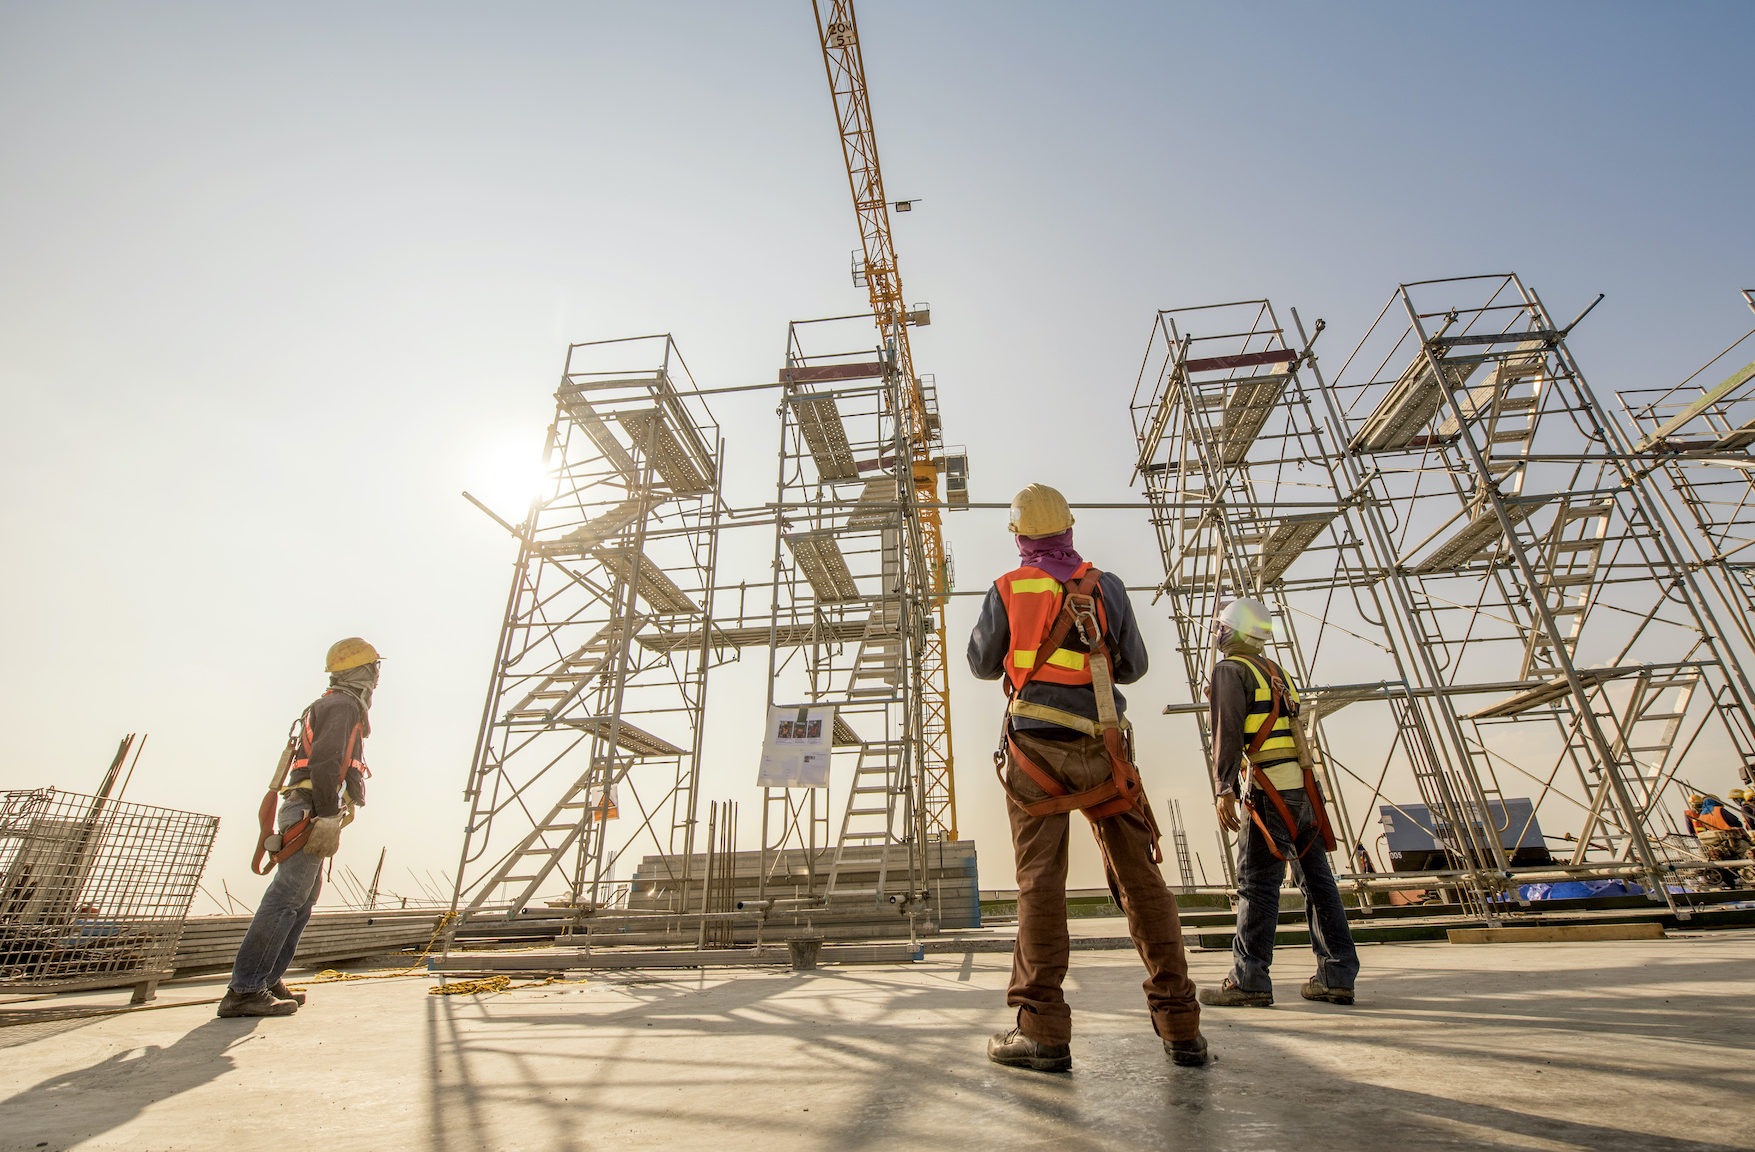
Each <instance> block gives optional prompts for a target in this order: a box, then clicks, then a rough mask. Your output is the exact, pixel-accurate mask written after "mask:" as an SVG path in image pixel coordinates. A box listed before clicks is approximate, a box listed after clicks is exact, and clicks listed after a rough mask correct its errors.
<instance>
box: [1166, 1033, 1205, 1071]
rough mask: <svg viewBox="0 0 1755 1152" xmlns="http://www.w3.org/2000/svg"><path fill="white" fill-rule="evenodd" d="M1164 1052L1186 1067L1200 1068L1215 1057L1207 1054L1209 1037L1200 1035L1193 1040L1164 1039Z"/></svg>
mask: <svg viewBox="0 0 1755 1152" xmlns="http://www.w3.org/2000/svg"><path fill="white" fill-rule="evenodd" d="M1164 1054H1165V1055H1166V1056H1169V1057H1170V1059H1171V1060H1174V1061H1175V1062H1176V1063H1178V1064H1180V1065H1182V1066H1183V1067H1184V1068H1199V1067H1200V1066H1201V1065H1203V1064H1211V1063H1212V1062H1213V1060H1214V1059H1215V1057H1213V1056H1209V1055H1207V1038H1206V1037H1205V1036H1199V1035H1197V1036H1195V1038H1194V1039H1193V1040H1166V1041H1164Z"/></svg>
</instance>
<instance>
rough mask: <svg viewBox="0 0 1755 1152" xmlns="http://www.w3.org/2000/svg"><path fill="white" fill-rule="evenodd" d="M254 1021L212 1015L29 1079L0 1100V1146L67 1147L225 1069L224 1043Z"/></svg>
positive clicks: (236, 1039)
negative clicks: (162, 1041) (151, 1040)
mask: <svg viewBox="0 0 1755 1152" xmlns="http://www.w3.org/2000/svg"><path fill="white" fill-rule="evenodd" d="M256 1023H257V1022H256V1021H255V1020H251V1019H241V1020H219V1019H212V1018H210V1019H209V1020H208V1021H207V1022H206V1023H205V1024H202V1025H200V1026H199V1027H197V1028H195V1029H194V1030H193V1031H191V1032H189V1033H187V1034H186V1035H184V1036H183V1037H182V1038H181V1039H179V1040H178V1041H177V1042H176V1043H174V1044H172V1045H171V1046H170V1047H168V1048H167V1047H163V1046H162V1045H158V1044H149V1045H147V1046H146V1047H144V1048H129V1049H125V1050H123V1051H121V1052H117V1053H115V1054H114V1055H112V1056H109V1057H107V1058H105V1059H103V1060H100V1061H98V1062H97V1063H96V1064H92V1065H90V1066H89V1067H85V1068H79V1069H76V1070H74V1071H72V1072H64V1073H61V1074H60V1075H58V1076H52V1077H50V1078H49V1079H47V1080H43V1081H40V1082H39V1083H36V1084H33V1085H31V1086H30V1087H29V1088H26V1089H25V1090H24V1091H22V1092H19V1093H17V1094H15V1095H13V1096H11V1097H10V1098H8V1099H6V1100H4V1101H0V1115H3V1116H5V1117H7V1119H6V1121H5V1124H4V1128H3V1129H0V1146H4V1147H7V1148H15V1147H18V1148H31V1147H33V1146H39V1142H42V1143H44V1144H47V1146H48V1147H50V1148H68V1147H71V1146H73V1145H75V1144H78V1143H80V1142H81V1141H84V1140H89V1139H91V1138H93V1137H94V1136H98V1135H101V1134H102V1133H105V1132H108V1131H110V1130H111V1129H114V1128H119V1127H121V1126H122V1125H124V1124H126V1123H128V1122H129V1121H130V1120H133V1119H134V1118H135V1117H136V1116H138V1115H140V1113H141V1112H143V1111H144V1110H146V1109H147V1108H150V1107H151V1106H152V1105H154V1104H157V1103H159V1102H161V1101H164V1100H169V1099H170V1098H171V1097H173V1096H176V1095H179V1094H181V1093H183V1092H187V1091H189V1090H190V1089H191V1088H199V1087H200V1086H201V1085H203V1084H207V1083H210V1082H212V1081H214V1080H217V1079H219V1078H220V1077H221V1076H224V1075H225V1074H226V1073H227V1072H230V1071H231V1070H232V1063H233V1062H232V1058H231V1057H230V1056H228V1055H227V1054H226V1050H227V1049H229V1048H231V1047H232V1046H233V1045H235V1044H238V1043H240V1042H242V1041H244V1040H246V1039H248V1038H249V1036H250V1033H251V1032H252V1031H254V1029H255V1026H256Z"/></svg>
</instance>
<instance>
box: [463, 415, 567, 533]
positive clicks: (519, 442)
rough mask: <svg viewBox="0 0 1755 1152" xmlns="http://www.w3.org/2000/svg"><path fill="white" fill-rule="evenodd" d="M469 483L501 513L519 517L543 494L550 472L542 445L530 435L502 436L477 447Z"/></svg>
mask: <svg viewBox="0 0 1755 1152" xmlns="http://www.w3.org/2000/svg"><path fill="white" fill-rule="evenodd" d="M465 475H466V483H465V487H466V488H467V489H468V490H469V493H470V494H471V495H472V496H474V497H475V498H476V499H477V500H480V501H481V502H482V503H483V504H486V505H487V506H488V507H489V508H491V509H493V510H494V511H495V512H497V513H498V514H499V515H501V516H504V517H505V518H506V519H508V520H512V521H518V520H522V519H523V518H524V514H525V512H526V511H528V510H529V508H530V502H531V501H532V500H534V499H536V497H538V496H540V495H541V494H542V492H543V489H544V487H545V485H546V483H547V480H548V476H547V474H546V473H545V472H544V471H543V467H542V446H541V445H540V444H533V443H531V441H530V438H529V437H527V436H509V435H508V436H502V437H500V438H498V439H495V440H491V441H489V442H487V443H485V444H483V445H482V446H481V447H479V448H478V449H476V451H475V454H474V455H473V456H472V457H471V459H470V462H469V469H468V472H467V473H466V474H465Z"/></svg>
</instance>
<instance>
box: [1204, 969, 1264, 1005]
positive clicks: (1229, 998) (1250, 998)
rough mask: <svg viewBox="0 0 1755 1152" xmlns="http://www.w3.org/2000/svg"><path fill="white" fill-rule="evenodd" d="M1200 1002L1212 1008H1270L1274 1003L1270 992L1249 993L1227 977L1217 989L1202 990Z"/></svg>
mask: <svg viewBox="0 0 1755 1152" xmlns="http://www.w3.org/2000/svg"><path fill="white" fill-rule="evenodd" d="M1200 1002H1201V1003H1202V1004H1206V1005H1209V1006H1211V1007H1213V1008H1271V1007H1273V1003H1274V994H1273V993H1272V992H1251V991H1249V990H1248V989H1245V988H1239V987H1237V985H1236V984H1235V983H1234V982H1233V981H1232V980H1231V978H1230V977H1229V976H1227V977H1225V982H1224V983H1223V984H1221V985H1219V986H1218V987H1217V988H1202V989H1201V990H1200Z"/></svg>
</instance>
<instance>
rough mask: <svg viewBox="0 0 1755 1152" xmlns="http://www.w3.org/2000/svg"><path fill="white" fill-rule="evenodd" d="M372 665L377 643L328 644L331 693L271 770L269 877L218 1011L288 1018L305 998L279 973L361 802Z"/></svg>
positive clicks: (264, 852) (303, 720) (262, 851)
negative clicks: (276, 816) (327, 863)
mask: <svg viewBox="0 0 1755 1152" xmlns="http://www.w3.org/2000/svg"><path fill="white" fill-rule="evenodd" d="M378 661H379V656H378V651H377V649H375V648H373V647H372V646H371V645H370V644H368V643H366V642H365V641H364V640H362V639H360V638H359V637H358V636H350V637H348V638H347V639H345V640H338V641H336V642H335V643H334V644H332V645H330V647H329V653H328V655H327V656H326V657H325V659H324V668H325V669H326V670H327V671H328V673H329V690H328V691H327V692H325V693H323V695H321V696H319V697H318V698H317V699H316V700H315V701H314V702H312V704H311V706H310V707H308V708H306V709H305V711H304V713H303V714H302V715H301V716H300V717H299V719H298V721H297V723H296V724H295V725H294V728H293V733H292V735H291V737H290V738H289V739H288V742H287V749H286V752H285V753H283V755H282V756H281V763H280V765H279V767H278V768H277V769H276V776H277V785H284V786H283V787H277V789H276V790H277V791H278V793H279V797H278V798H279V809H280V811H279V819H278V820H277V821H276V820H274V819H273V814H274V809H273V796H272V795H271V796H270V798H268V799H267V800H265V802H264V803H265V806H264V813H263V816H262V820H263V824H264V827H263V830H262V836H261V837H260V838H259V840H258V842H257V861H258V863H261V862H262V861H263V860H264V859H271V860H272V861H273V864H272V865H271V867H273V868H274V879H273V880H271V881H269V883H268V890H267V891H266V892H265V893H263V895H262V903H261V906H259V907H258V908H257V909H256V915H255V917H254V918H253V919H252V920H251V921H250V927H249V930H248V931H246V932H245V933H244V941H243V943H242V944H241V945H239V946H238V955H237V959H236V960H235V961H234V962H233V964H232V978H231V981H230V984H229V985H228V986H227V988H226V994H225V998H224V999H222V1000H221V1001H220V1002H219V1015H221V1016H290V1015H292V1014H293V1013H294V1012H297V1011H298V1010H299V1005H300V1004H303V1003H304V1002H305V997H304V994H303V993H298V992H293V991H292V990H291V989H289V988H288V987H287V986H286V982H285V980H284V979H283V977H284V976H285V974H286V970H287V967H288V965H290V964H291V963H292V959H293V954H294V952H296V951H297V950H298V946H299V936H300V934H302V933H303V932H304V930H305V924H306V923H307V922H308V921H309V920H310V919H311V908H312V907H313V906H314V905H315V904H316V903H317V895H318V893H320V892H321V891H322V890H323V861H324V860H326V859H328V858H329V857H331V856H333V855H335V853H336V850H337V849H338V848H340V847H341V829H342V827H343V826H344V825H345V824H346V823H347V822H348V821H349V820H351V819H352V815H353V809H354V808H355V807H356V806H358V805H361V804H364V803H365V777H366V775H368V773H367V770H366V765H365V760H364V759H363V758H362V752H361V745H362V744H363V742H364V740H365V738H366V736H367V735H369V734H370V733H371V730H372V725H371V720H370V719H369V718H368V717H369V713H370V710H371V707H372V690H373V689H375V688H376V687H377V686H378ZM253 867H254V866H253ZM257 870H258V871H259V872H265V871H267V869H266V868H258V869H257Z"/></svg>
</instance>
